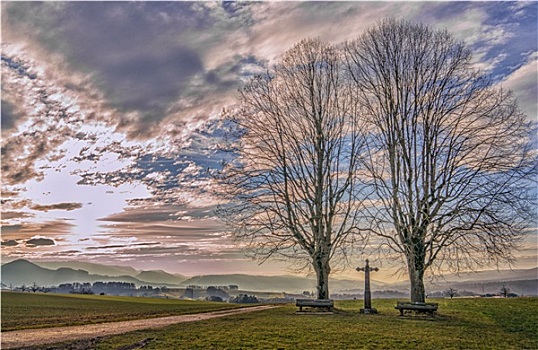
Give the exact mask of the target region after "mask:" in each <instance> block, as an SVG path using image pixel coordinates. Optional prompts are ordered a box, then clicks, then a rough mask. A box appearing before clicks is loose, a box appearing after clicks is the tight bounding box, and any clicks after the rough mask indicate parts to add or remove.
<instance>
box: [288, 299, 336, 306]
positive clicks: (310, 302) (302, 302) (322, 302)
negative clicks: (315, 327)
mask: <svg viewBox="0 0 538 350" xmlns="http://www.w3.org/2000/svg"><path fill="white" fill-rule="evenodd" d="M295 304H296V305H297V306H334V300H331V299H297V300H296V301H295Z"/></svg>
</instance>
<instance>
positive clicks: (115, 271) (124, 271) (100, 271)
mask: <svg viewBox="0 0 538 350" xmlns="http://www.w3.org/2000/svg"><path fill="white" fill-rule="evenodd" d="M33 263H34V264H36V265H38V266H41V267H44V268H46V269H51V270H56V269H59V268H62V267H66V268H71V269H75V270H84V271H88V273H90V274H94V275H104V276H132V277H136V275H137V274H139V273H140V271H138V270H135V269H133V268H132V267H129V266H109V265H102V264H95V263H87V262H80V261H67V262H65V261H44V262H42V261H35V262H33Z"/></svg>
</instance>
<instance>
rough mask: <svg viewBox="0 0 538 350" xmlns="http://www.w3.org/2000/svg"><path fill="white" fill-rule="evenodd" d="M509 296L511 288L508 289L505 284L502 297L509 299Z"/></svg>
mask: <svg viewBox="0 0 538 350" xmlns="http://www.w3.org/2000/svg"><path fill="white" fill-rule="evenodd" d="M508 294H510V288H508V287H506V285H504V284H503V286H502V287H501V296H502V297H504V298H508Z"/></svg>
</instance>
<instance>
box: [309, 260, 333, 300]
mask: <svg viewBox="0 0 538 350" xmlns="http://www.w3.org/2000/svg"><path fill="white" fill-rule="evenodd" d="M313 265H314V270H315V271H316V280H317V286H316V289H317V292H318V299H329V273H330V272H331V267H330V265H329V259H328V258H327V257H324V256H317V257H314V264H313Z"/></svg>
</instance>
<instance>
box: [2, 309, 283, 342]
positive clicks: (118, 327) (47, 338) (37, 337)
mask: <svg viewBox="0 0 538 350" xmlns="http://www.w3.org/2000/svg"><path fill="white" fill-rule="evenodd" d="M275 307H278V306H272V305H262V306H253V307H246V308H240V309H233V310H223V311H215V312H207V313H201V314H192V315H181V316H168V317H159V318H149V319H142V320H133V321H121V322H108V323H99V324H89V325H83V326H70V327H56V328H40V329H24V330H20V331H10V332H2V334H1V336H2V342H1V344H2V346H1V349H13V348H21V347H35V346H39V345H44V344H52V343H59V342H65V341H76V340H82V339H92V338H96V337H104V336H108V335H114V334H121V333H126V332H131V331H135V330H139V329H147V328H160V327H165V326H168V325H172V324H175V323H182V322H195V321H202V320H209V319H212V318H217V317H225V316H230V315H237V314H243V313H247V312H254V311H261V310H267V309H272V308H275Z"/></svg>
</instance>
